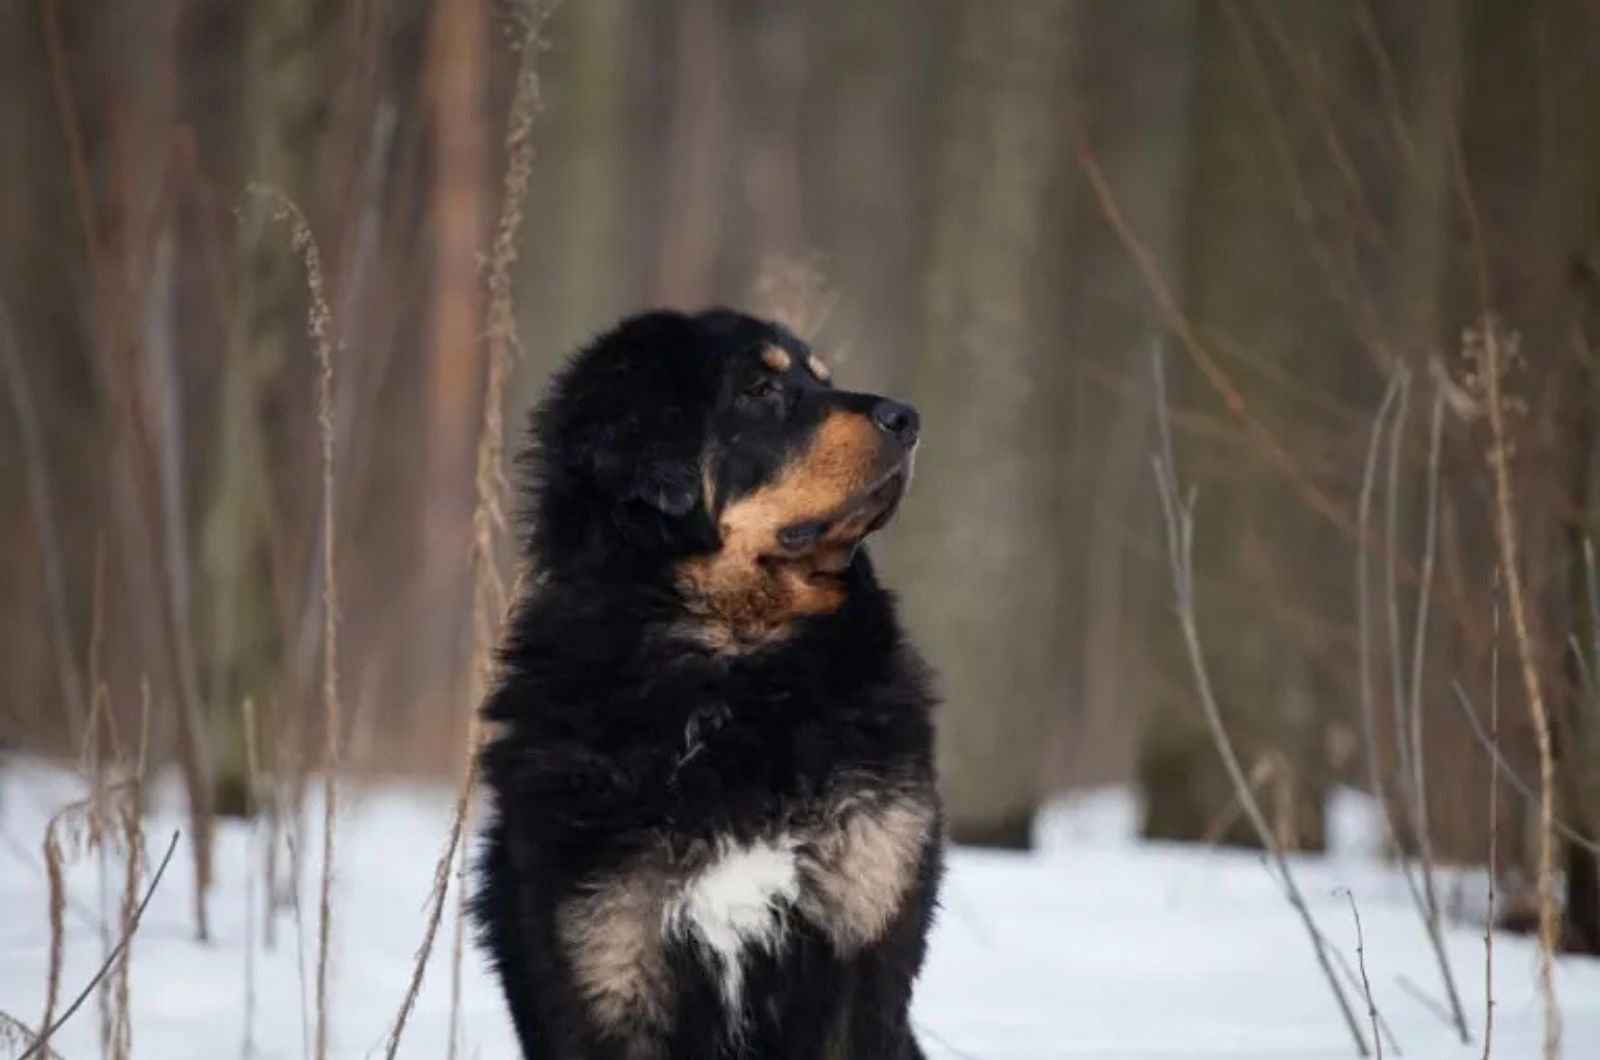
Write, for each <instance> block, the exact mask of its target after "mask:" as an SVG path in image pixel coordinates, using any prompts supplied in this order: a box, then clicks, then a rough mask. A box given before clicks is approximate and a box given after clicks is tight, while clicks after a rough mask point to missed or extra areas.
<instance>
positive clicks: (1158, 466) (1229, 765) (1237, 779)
mask: <svg viewBox="0 0 1600 1060" xmlns="http://www.w3.org/2000/svg"><path fill="white" fill-rule="evenodd" d="M1152 363H1153V368H1154V374H1155V385H1156V424H1157V427H1158V428H1159V432H1160V445H1161V450H1160V453H1159V454H1158V455H1157V456H1156V457H1155V459H1154V463H1155V473H1156V483H1157V486H1158V488H1159V493H1160V496H1161V509H1162V513H1163V516H1164V522H1165V526H1166V534H1167V555H1168V559H1169V561H1170V563H1171V565H1172V570H1171V576H1172V588H1173V602H1174V607H1175V609H1176V611H1177V618H1178V627H1179V629H1180V631H1181V632H1182V634H1183V642H1184V647H1185V649H1186V651H1187V653H1188V656H1189V665H1190V669H1191V670H1192V672H1193V674H1194V680H1195V687H1196V691H1197V692H1198V693H1199V700H1200V707H1201V710H1202V712H1203V713H1204V715H1205V722H1206V727H1207V728H1208V729H1209V730H1210V733H1211V738H1212V741H1213V743H1215V745H1216V748H1217V753H1218V754H1219V755H1220V756H1221V758H1222V764H1223V767H1224V768H1225V769H1226V770H1227V773H1228V779H1229V780H1230V781H1231V782H1232V784H1233V788H1234V792H1235V794H1236V795H1237V796H1238V798H1239V803H1240V805H1241V806H1242V807H1243V808H1244V811H1245V817H1246V818H1247V819H1248V820H1249V822H1250V827H1251V828H1252V829H1253V830H1254V831H1255V833H1256V837H1257V839H1258V840H1259V841H1260V843H1261V846H1262V848H1263V849H1264V850H1266V851H1267V853H1268V854H1269V855H1270V859H1271V860H1270V862H1269V864H1270V865H1271V870H1272V872H1273V875H1274V876H1276V878H1277V880H1278V884H1279V886H1281V887H1282V888H1283V892H1284V896H1285V897H1286V898H1287V899H1288V901H1289V905H1290V906H1291V907H1292V908H1293V909H1294V911H1295V913H1296V915H1297V916H1298V917H1299V918H1300V921H1301V924H1302V925H1303V926H1304V927H1305V930H1306V934H1307V936H1308V937H1309V938H1310V940H1311V949H1312V952H1313V954H1314V955H1315V957H1316V961H1317V965H1318V967H1319V968H1321V970H1322V974H1323V977H1324V978H1325V979H1326V980H1327V983H1328V988H1329V989H1330V990H1332V991H1333V996H1334V999H1335V1001H1336V1002H1337V1003H1338V1006H1339V1012H1340V1014H1341V1015H1342V1016H1343V1017H1344V1022H1345V1026H1346V1027H1347V1028H1348V1030H1349V1031H1350V1037H1351V1038H1352V1039H1353V1040H1354V1042H1355V1046H1356V1051H1357V1052H1358V1053H1360V1055H1361V1056H1364V1057H1365V1056H1370V1055H1371V1048H1370V1046H1369V1045H1368V1044H1367V1039H1366V1035H1365V1034H1363V1033H1362V1030H1361V1025H1360V1023H1359V1022H1358V1021H1357V1019H1356V1015H1355V1012H1354V1011H1353V1010H1352V1009H1351V1007H1350V1001H1349V999H1348V998H1346V997H1345V994H1344V989H1343V988H1342V987H1340V985H1339V980H1338V977H1337V976H1336V975H1335V974H1334V971H1333V967H1332V966H1331V965H1330V964H1329V961H1328V954H1327V948H1326V946H1325V943H1324V939H1323V936H1322V933H1321V932H1320V931H1318V930H1317V926H1316V921H1315V920H1313V919H1312V916H1311V910H1310V908H1309V907H1307V905H1306V902H1305V898H1304V896H1303V895H1302V894H1301V893H1300V888H1299V886H1298V885H1297V884H1296V883H1295V880H1294V874H1293V873H1292V872H1291V871H1290V868H1289V861H1288V859H1287V858H1285V857H1284V854H1283V848H1282V846H1281V845H1280V844H1279V843H1278V841H1277V838H1276V837H1275V836H1274V835H1273V834H1272V829H1271V828H1270V827H1269V826H1268V824H1267V820H1266V817H1265V815H1263V814H1262V812H1261V806H1260V804H1259V803H1258V802H1257V801H1256V797H1255V792H1254V791H1253V790H1252V789H1251V787H1250V782H1249V780H1248V779H1247V778H1246V777H1245V773H1244V769H1243V767H1242V766H1241V765H1240V764H1239V756H1238V753H1237V752H1236V751H1235V750H1234V746H1233V740H1232V739H1231V738H1230V737H1229V736H1228V731H1227V727H1226V726H1225V725H1224V723H1223V720H1222V713H1221V710H1220V709H1219V708H1218V706H1217V698H1216V694H1215V692H1214V691H1213V689H1212V687H1211V674H1210V671H1209V669H1208V668H1207V666H1206V661H1205V651H1204V649H1203V648H1202V647H1201V644H1200V630H1199V626H1198V623H1197V621H1196V618H1195V611H1194V563H1193V543H1194V510H1193V498H1192V496H1191V497H1190V498H1188V499H1182V500H1180V498H1179V496H1178V479H1177V470H1176V464H1175V463H1174V461H1173V456H1172V432H1171V429H1170V425H1169V424H1168V422H1167V421H1168V416H1167V391H1166V374H1165V371H1164V366H1163V364H1162V359H1161V354H1160V351H1159V350H1158V351H1156V353H1155V354H1154V356H1153V357H1152Z"/></svg>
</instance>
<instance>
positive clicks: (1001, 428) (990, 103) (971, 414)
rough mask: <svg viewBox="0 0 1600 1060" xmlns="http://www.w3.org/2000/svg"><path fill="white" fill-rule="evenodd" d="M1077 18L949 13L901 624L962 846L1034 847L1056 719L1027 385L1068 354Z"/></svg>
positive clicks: (1046, 549) (1050, 476)
mask: <svg viewBox="0 0 1600 1060" xmlns="http://www.w3.org/2000/svg"><path fill="white" fill-rule="evenodd" d="M1075 6H1076V5H1073V4H1067V3H1060V2H1057V0H1014V2H1011V3H1006V4H999V5H983V6H980V5H973V4H955V5H952V6H951V7H950V8H948V9H947V15H946V19H947V21H946V26H945V28H944V33H945V40H944V42H943V45H942V48H941V52H940V57H939V60H938V63H937V69H938V70H939V71H940V74H941V78H940V90H941V91H942V93H943V99H942V100H941V107H942V116H941V120H940V125H939V126H938V134H937V135H938V138H939V141H938V142H939V146H938V149H937V151H938V153H937V157H936V161H935V163H934V166H933V171H932V174H931V179H932V181H933V188H934V190H933V202H932V210H933V213H932V215H931V216H930V218H929V225H930V238H931V243H930V246H929V251H928V253H929V258H928V261H927V264H926V272H925V277H926V293H925V296H924V297H925V303H924V305H925V308H924V314H925V324H924V335H925V338H924V343H923V347H922V350H921V357H920V359H919V362H918V364H917V367H916V373H915V378H914V380H913V384H912V396H913V399H914V401H915V403H916V405H917V406H918V407H919V408H920V409H921V410H922V412H923V414H924V416H925V417H926V420H927V423H928V430H927V432H926V434H925V438H926V441H925V442H924V452H923V453H922V456H921V459H922V461H923V463H924V466H927V467H931V468H933V469H935V473H934V474H933V475H932V476H931V478H930V481H929V482H927V483H925V484H921V485H920V486H919V488H916V489H913V490H912V491H911V494H910V497H909V498H908V501H907V509H908V512H907V514H906V516H905V519H906V522H907V527H906V530H905V533H904V534H903V535H902V536H901V538H900V539H899V540H900V545H901V548H902V552H903V560H902V561H901V563H900V564H899V569H900V570H901V572H903V574H904V575H905V576H904V577H902V578H900V579H899V581H900V584H901V585H902V588H903V592H904V595H905V600H906V604H907V610H906V617H907V621H908V622H909V623H910V624H911V626H912V628H913V631H914V632H915V634H916V635H917V638H918V641H919V642H920V643H921V644H922V645H923V646H924V647H925V648H926V650H927V653H928V655H929V656H930V657H931V658H933V659H935V660H937V662H938V665H939V667H940V672H941V676H942V680H943V689H944V693H945V700H946V706H945V709H944V714H943V728H942V730H941V733H940V741H941V752H940V753H941V767H942V769H943V782H944V789H945V793H946V796H947V798H948V806H949V814H950V821H951V827H952V830H953V832H954V835H955V836H956V838H957V839H958V840H962V841H966V842H976V843H993V844H1003V845H1026V844H1027V842H1028V841H1029V827H1030V824H1031V816H1032V811H1033V809H1034V806H1035V805H1036V803H1037V801H1038V799H1039V795H1040V788H1041V775H1040V774H1041V767H1042V763H1041V759H1040V752H1041V750H1042V747H1043V745H1044V739H1043V735H1044V732H1045V731H1046V729H1047V727H1048V725H1049V724H1050V718H1051V715H1052V714H1053V713H1054V712H1055V711H1056V710H1057V708H1058V707H1059V704H1060V701H1061V689H1060V686H1059V684H1058V683H1057V680H1056V678H1057V671H1056V666H1055V660H1056V653H1057V650H1058V645H1057V642H1056V627H1055V619H1056V614H1057V612H1056V608H1057V601H1058V593H1059V590H1060V581H1061V577H1062V562H1061V556H1060V552H1059V550H1058V549H1057V547H1056V544H1055V535H1056V532H1057V530H1058V527H1057V526H1056V525H1055V524H1054V522H1053V521H1052V519H1051V514H1052V513H1053V512H1055V511H1056V503H1057V491H1058V489H1059V467H1060V464H1059V458H1058V455H1057V454H1056V453H1054V452H1051V451H1049V449H1048V447H1045V446H1041V445H1040V444H1039V439H1040V438H1042V437H1046V436H1048V435H1050V434H1051V433H1052V428H1051V425H1052V423H1053V422H1054V421H1055V418H1056V417H1058V416H1060V415H1061V414H1062V413H1063V409H1062V407H1061V404H1060V402H1059V400H1058V399H1059V395H1058V394H1054V393H1051V392H1050V391H1049V389H1048V388H1047V387H1040V386H1036V385H1035V384H1034V378H1035V375H1036V374H1037V373H1040V372H1047V373H1048V372H1050V371H1051V369H1050V368H1049V367H1048V365H1049V362H1050V360H1052V359H1054V358H1059V357H1060V356H1062V352H1061V350H1060V348H1059V346H1058V345H1057V344H1056V341H1055V340H1056V336H1055V335H1053V334H1049V333H1047V332H1045V331H1044V330H1043V329H1042V328H1041V327H1040V324H1041V314H1042V308H1043V307H1042V305H1041V303H1040V295H1041V294H1042V293H1043V292H1041V291H1040V289H1039V285H1038V284H1037V283H1036V282H1035V281H1036V276H1035V273H1034V271H1033V270H1034V266H1035V264H1036V262H1037V259H1038V255H1039V254H1040V252H1041V251H1042V250H1043V249H1044V247H1045V246H1047V245H1048V243H1049V238H1050V237H1049V230H1048V228H1047V227H1046V225H1045V224H1044V221H1045V204H1046V202H1047V199H1048V196H1049V192H1050V189H1051V186H1052V182H1053V181H1055V180H1057V179H1059V177H1060V168H1059V166H1060V163H1061V160H1062V159H1061V155H1060V153H1059V152H1058V151H1055V150H1052V149H1051V146H1050V145H1052V144H1054V143H1056V132H1057V129H1058V127H1059V115H1060V106H1059V99H1060V96H1061V92H1062V90H1063V87H1064V83H1065V82H1064V78H1065V74H1066V68H1067V59H1068V55H1069V43H1070V36H1069V22H1070V20H1069V15H1070V14H1071V13H1072V12H1073V10H1074V9H1075Z"/></svg>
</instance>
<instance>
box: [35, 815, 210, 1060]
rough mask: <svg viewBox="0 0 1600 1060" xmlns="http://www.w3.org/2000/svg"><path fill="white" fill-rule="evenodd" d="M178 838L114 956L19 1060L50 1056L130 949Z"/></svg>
mask: <svg viewBox="0 0 1600 1060" xmlns="http://www.w3.org/2000/svg"><path fill="white" fill-rule="evenodd" d="M179 834H180V833H178V832H173V833H172V839H171V840H169V841H168V843H167V852H166V853H165V854H163V855H162V856H161V863H160V864H159V865H157V866H156V871H155V874H154V875H153V876H151V877H150V885H149V886H148V887H146V888H145V892H144V897H143V898H141V899H140V900H139V904H138V905H137V906H136V907H135V908H134V910H133V915H132V916H131V917H129V918H128V924H127V925H126V927H125V928H124V929H123V933H122V937H121V938H119V939H118V940H117V944H116V946H115V947H114V949H113V950H112V952H111V955H110V956H109V957H107V958H106V960H105V961H104V962H102V963H101V965H100V967H99V969H98V970H96V971H95V973H94V975H93V976H91V977H90V979H89V982H88V983H86V984H84V987H83V989H82V990H81V991H79V993H78V996H77V997H76V998H74V999H73V1001H72V1004H70V1005H68V1006H67V1007H66V1010H65V1011H63V1012H62V1013H61V1015H60V1016H59V1017H58V1018H57V1019H56V1020H55V1021H54V1022H53V1023H48V1024H46V1025H45V1026H44V1029H43V1030H41V1031H40V1032H39V1036H38V1037H37V1038H36V1039H35V1040H34V1043H33V1044H32V1045H31V1046H29V1047H28V1049H27V1050H26V1051H24V1052H23V1053H22V1055H21V1056H18V1057H17V1058H16V1060H32V1058H33V1057H36V1056H44V1055H50V1054H49V1047H50V1038H51V1037H52V1036H53V1035H54V1034H55V1033H56V1032H57V1031H59V1030H60V1029H61V1028H62V1026H63V1025H65V1024H66V1022H67V1021H68V1020H69V1019H71V1018H72V1017H73V1014H74V1013H76V1012H77V1011H78V1009H79V1008H81V1007H82V1006H83V1003H84V1001H85V1000H87V999H88V997H89V995H90V994H92V993H94V989H95V987H97V986H99V985H100V981H101V980H102V979H104V978H105V977H106V973H107V972H109V971H110V970H111V966H112V964H113V963H115V962H116V960H117V959H118V958H119V957H120V956H121V955H122V951H123V950H124V949H126V948H127V946H128V943H129V941H130V940H131V939H132V938H133V933H134V932H136V931H138V930H139V921H141V920H142V919H144V911H145V909H146V908H148V907H149V905H150V899H151V898H153V897H155V893H156V888H157V887H159V886H160V885H161V878H162V877H163V876H165V875H166V872H167V866H168V865H169V864H170V863H171V862H172V853H173V851H175V850H177V849H178V836H179Z"/></svg>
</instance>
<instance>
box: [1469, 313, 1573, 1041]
mask: <svg viewBox="0 0 1600 1060" xmlns="http://www.w3.org/2000/svg"><path fill="white" fill-rule="evenodd" d="M1466 353H1467V355H1468V357H1469V358H1470V359H1472V360H1473V361H1474V362H1475V364H1474V369H1475V379H1476V382H1477V384H1478V385H1479V386H1480V387H1482V390H1483V393H1484V397H1485V402H1484V404H1485V409H1486V411H1487V413H1488V419H1489V435H1490V437H1489V468H1490V472H1491V475H1492V477H1493V480H1494V516H1495V517H1494V528H1495V540H1496V542H1497V544H1498V546H1499V551H1500V569H1501V571H1502V572H1503V574H1504V577H1505V585H1506V600H1507V603H1508V605H1509V608H1510V611H1511V632H1512V637H1513V639H1514V641H1515V643H1516V646H1517V658H1518V662H1519V663H1520V664H1521V666H1520V668H1521V671H1522V686H1523V692H1524V694H1525V695H1526V697H1527V704H1528V717H1529V720H1530V721H1531V722H1532V724H1533V735H1534V744H1535V747H1536V748H1537V750H1538V753H1539V843H1538V869H1537V873H1536V887H1537V889H1538V899H1539V994H1540V997H1541V999H1542V1001H1543V1004H1544V1055H1545V1058H1546V1060H1555V1058H1556V1057H1557V1056H1559V1055H1560V1053H1561V1009H1560V1006H1559V1005H1557V1003H1556V986H1555V953H1556V946H1557V945H1558V943H1559V938H1560V931H1561V920H1560V912H1559V910H1557V908H1556V895H1555V888H1556V879H1555V750H1554V747H1553V746H1552V744H1551V739H1550V714H1549V711H1548V710H1547V709H1546V707H1545V701H1544V689H1543V687H1542V685H1541V683H1540V680H1539V669H1538V662H1537V660H1536V659H1535V658H1534V648H1533V636H1532V634H1531V632H1530V630H1529V622H1528V604H1527V600H1526V598H1525V596H1524V593H1523V585H1522V568H1521V566H1520V557H1521V550H1520V546H1519V544H1518V541H1517V521H1516V516H1515V515H1514V514H1513V513H1514V512H1515V510H1516V503H1515V487H1514V485H1513V483H1512V481H1511V452H1512V447H1513V443H1512V441H1511V438H1510V432H1509V431H1508V429H1507V426H1506V416H1507V414H1508V413H1511V412H1512V411H1514V410H1517V409H1520V407H1521V406H1520V405H1519V404H1518V401H1517V399H1515V398H1513V397H1510V396H1508V395H1507V394H1506V393H1505V390H1504V387H1505V383H1506V379H1507V377H1508V375H1509V373H1510V372H1511V370H1512V368H1514V367H1515V366H1516V365H1517V364H1518V362H1519V359H1520V352H1519V350H1518V348H1517V341H1516V338H1515V336H1513V335H1510V334H1509V333H1507V332H1506V331H1505V330H1504V328H1502V327H1501V325H1500V323H1499V322H1498V321H1497V320H1494V319H1492V318H1488V317H1485V319H1484V320H1483V321H1482V322H1481V324H1480V326H1479V327H1477V328H1475V329H1473V330H1472V331H1470V332H1469V333H1468V335H1467V340H1466Z"/></svg>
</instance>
